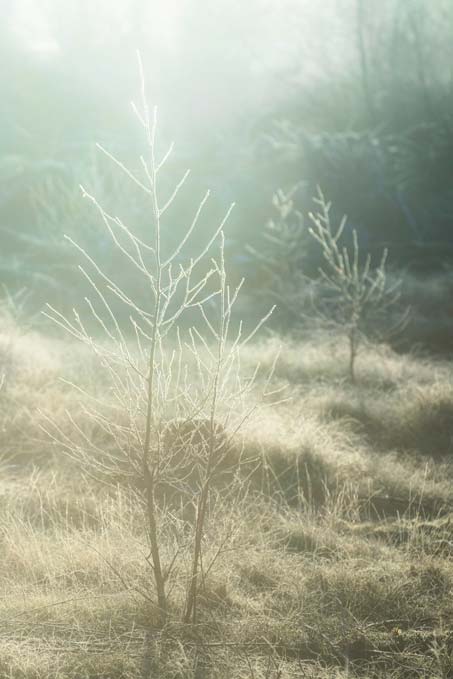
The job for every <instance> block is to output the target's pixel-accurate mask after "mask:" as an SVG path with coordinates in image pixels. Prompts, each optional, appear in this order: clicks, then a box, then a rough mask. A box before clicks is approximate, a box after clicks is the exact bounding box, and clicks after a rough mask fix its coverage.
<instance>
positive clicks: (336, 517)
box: [0, 319, 453, 679]
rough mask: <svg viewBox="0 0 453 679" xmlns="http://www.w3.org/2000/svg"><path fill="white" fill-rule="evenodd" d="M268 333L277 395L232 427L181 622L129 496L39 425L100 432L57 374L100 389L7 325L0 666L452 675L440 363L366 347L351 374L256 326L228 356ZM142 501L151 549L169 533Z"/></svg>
mask: <svg viewBox="0 0 453 679" xmlns="http://www.w3.org/2000/svg"><path fill="white" fill-rule="evenodd" d="M279 344H281V345H282V350H281V354H280V359H279V362H278V364H277V368H276V371H275V373H274V376H273V386H275V387H276V388H277V387H282V388H283V392H282V393H284V396H285V400H284V401H282V402H281V403H280V404H277V405H274V406H271V407H268V408H264V409H261V410H259V411H258V412H257V413H256V414H255V416H254V417H253V418H251V419H250V420H249V421H247V423H246V424H245V425H244V427H243V429H242V433H240V434H239V433H238V434H237V442H236V444H235V445H236V448H235V449H236V451H237V452H238V453H239V451H240V464H238V466H237V472H236V478H235V482H234V484H231V485H232V486H234V489H235V490H234V491H231V489H230V487H229V485H230V484H223V486H219V487H218V488H216V489H213V491H212V496H213V501H212V503H211V508H210V511H209V515H208V519H207V523H206V526H205V534H204V538H203V544H204V553H203V563H204V564H205V567H204V570H203V577H202V581H201V586H200V592H199V604H198V618H197V622H196V624H185V623H183V622H181V615H180V611H181V609H182V606H183V597H184V563H181V564H180V566H179V567H178V568H176V569H175V570H173V571H172V573H171V576H170V577H169V582H168V589H169V609H170V610H169V615H168V620H167V622H166V624H165V626H163V627H162V626H161V625H159V624H158V619H157V616H156V610H155V604H154V589H153V588H154V584H153V577H152V571H151V569H150V565H149V563H148V561H147V559H146V556H147V552H148V545H147V535H146V523H145V521H144V519H143V514H142V510H141V506H140V502H139V500H138V499H137V492H138V491H137V489H136V488H134V487H133V484H131V483H130V481H127V480H126V481H125V480H123V479H121V478H119V479H118V481H117V482H116V484H109V485H105V484H103V483H102V482H101V481H99V480H97V479H95V478H92V476H91V475H90V472H89V469H85V468H84V467H83V466H81V465H80V464H78V463H77V461H76V460H73V459H71V458H70V457H69V456H68V455H67V454H65V452H64V450H63V447H62V446H59V444H58V441H55V440H51V439H50V438H49V436H48V435H47V434H46V433H45V431H44V429H48V424H47V423H48V419H49V418H51V420H52V421H53V422H56V423H57V424H58V426H59V428H60V429H61V430H62V431H64V432H66V433H67V435H68V436H70V435H71V434H70V432H71V429H73V428H74V426H75V425H77V426H78V427H79V428H81V429H83V431H84V435H85V436H86V437H87V439H90V440H91V441H96V445H97V447H98V448H99V450H102V447H103V446H108V445H111V442H109V441H108V440H107V437H106V436H105V434H104V433H103V432H102V431H101V430H99V429H97V428H96V427H95V426H93V425H92V424H90V425H87V424H86V422H85V419H84V409H83V399H81V398H80V395H79V394H78V392H77V391H76V390H74V388H73V387H72V386H71V385H70V384H69V383H70V382H73V381H75V380H77V382H78V384H82V385H84V386H86V387H89V388H90V389H91V390H94V391H96V390H99V391H102V390H103V389H104V386H103V384H104V376H103V374H102V372H101V371H100V369H99V367H98V366H97V364H96V362H95V361H94V360H93V357H92V355H91V353H90V352H89V351H88V350H87V349H84V348H80V347H79V346H78V345H77V344H71V343H70V342H68V341H67V339H61V338H55V337H54V338H52V337H50V336H48V337H45V336H44V335H42V334H38V333H37V332H34V331H30V330H25V329H22V330H21V329H20V328H18V327H17V326H15V325H14V324H13V323H11V322H7V319H5V321H4V322H3V327H2V331H1V335H0V345H1V346H0V351H1V354H0V355H1V361H2V365H1V369H2V373H3V375H4V378H3V384H2V389H1V392H0V400H1V411H0V416H1V427H0V437H1V480H0V503H1V514H0V531H1V533H0V535H1V560H0V583H1V593H0V620H1V624H0V676H1V677H2V678H3V677H4V678H5V679H7V678H8V679H51V678H54V679H101V677H102V678H103V679H120V678H123V679H126V678H132V677H162V679H167V678H168V679H169V678H170V677H171V678H175V679H176V678H181V679H182V678H187V679H189V678H190V679H195V678H197V679H201V678H206V679H208V678H209V679H210V678H213V679H214V678H218V679H230V678H231V679H246V678H247V679H264V678H266V679H289V678H290V677H307V678H309V677H310V678H313V679H321V678H322V679H324V678H325V679H327V678H328V677H336V678H338V679H340V678H342V679H343V678H346V677H361V678H363V679H365V678H370V679H371V678H372V677H373V678H374V677H382V678H384V677H386V678H389V677H391V678H395V679H396V678H402V677H407V678H409V677H411V678H413V677H420V678H421V677H424V678H426V679H428V678H430V679H446V678H447V677H453V635H452V633H451V627H452V622H453V598H452V589H453V561H452V555H453V521H452V518H453V488H452V484H451V474H452V464H451V452H452V439H453V391H452V379H453V368H452V367H451V365H450V364H449V363H447V362H442V361H434V360H431V359H430V360H428V359H425V358H423V357H417V356H411V355H404V356H403V355H397V354H395V353H393V352H392V351H391V350H390V349H386V348H384V349H383V348H379V349H378V348H373V347H369V348H366V349H364V350H363V351H362V353H361V354H360V356H359V358H358V361H357V383H356V384H355V385H352V384H350V382H349V381H348V379H347V377H346V374H347V370H346V365H347V356H346V354H345V353H343V349H342V348H341V347H340V346H339V345H338V343H335V342H334V341H333V340H331V339H329V338H327V337H321V338H316V340H315V339H314V340H311V341H309V340H307V341H306V342H305V343H302V342H300V341H296V340H293V339H286V338H277V337H271V336H269V337H263V338H262V339H256V340H254V342H253V344H251V345H249V346H248V347H247V348H246V349H245V350H244V353H243V357H242V362H243V367H245V369H247V366H248V364H250V365H252V364H253V363H254V362H255V361H256V358H257V357H258V358H259V360H260V361H261V363H262V365H263V366H266V365H268V366H270V365H271V364H272V361H273V360H274V355H275V350H276V348H277V345H279ZM61 378H63V380H62V379H61ZM64 380H66V381H64ZM259 386H260V385H259V380H258V382H257V385H256V389H257V390H259ZM68 413H70V418H68ZM214 496H215V497H214ZM214 500H215V501H214ZM159 511H160V535H159V539H160V542H161V549H162V555H163V560H164V561H165V560H166V559H167V554H168V555H170V554H172V553H173V551H174V542H175V540H178V539H181V536H180V533H178V532H177V531H175V520H174V511H173V510H172V509H171V507H169V506H165V505H163V506H162V508H161V509H160V510H159ZM168 558H170V556H168ZM184 558H185V557H184V555H183V556H182V561H184ZM207 564H210V566H209V567H208V566H207Z"/></svg>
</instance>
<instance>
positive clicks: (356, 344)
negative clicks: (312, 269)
mask: <svg viewBox="0 0 453 679" xmlns="http://www.w3.org/2000/svg"><path fill="white" fill-rule="evenodd" d="M314 201H315V204H316V205H317V207H318V209H317V211H316V212H314V213H310V219H311V221H312V224H313V225H312V227H310V228H309V233H310V234H311V235H312V236H313V238H314V239H315V240H316V241H317V242H318V243H319V245H320V246H321V249H322V255H323V259H324V266H321V267H320V268H319V273H320V281H319V282H320V283H321V285H318V286H315V290H316V303H315V312H316V316H317V318H318V320H320V321H321V323H322V324H323V325H324V326H325V327H328V328H332V329H334V330H335V331H336V332H341V333H344V334H345V335H346V337H347V340H348V345H349V375H350V378H351V381H352V382H355V380H356V373H355V362H356V358H357V354H358V352H359V348H360V345H361V344H362V342H363V341H364V340H365V339H366V338H367V337H370V338H373V339H375V340H378V341H382V340H383V339H388V338H389V337H391V336H392V335H394V334H395V333H397V332H399V331H401V330H402V329H403V328H404V327H405V325H406V323H407V320H408V313H409V310H408V309H407V308H406V309H403V308H402V307H401V305H400V300H401V284H402V280H401V278H395V279H394V280H392V281H390V279H389V277H388V276H387V271H386V262H387V255H388V251H387V250H386V249H385V250H384V251H383V253H382V256H381V259H380V262H379V264H378V265H377V266H374V267H373V265H372V261H371V255H370V254H369V253H367V254H365V256H364V257H363V256H361V252H360V249H359V242H358V237H357V231H356V230H355V229H353V230H352V247H349V248H348V247H346V246H344V245H342V244H341V237H342V235H343V232H344V228H345V226H346V217H343V219H342V220H341V222H340V224H339V226H338V227H337V228H336V229H334V228H333V226H332V224H331V219H330V209H331V203H329V202H327V201H326V199H325V198H324V195H323V193H322V191H321V189H319V188H318V194H317V196H316V197H315V199H314Z"/></svg>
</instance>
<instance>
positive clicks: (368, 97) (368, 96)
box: [356, 0, 377, 125]
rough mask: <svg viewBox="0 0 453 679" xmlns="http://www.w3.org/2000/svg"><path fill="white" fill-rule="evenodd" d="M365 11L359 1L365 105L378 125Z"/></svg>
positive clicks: (369, 115)
mask: <svg viewBox="0 0 453 679" xmlns="http://www.w3.org/2000/svg"><path fill="white" fill-rule="evenodd" d="M364 10H365V3H364V2H363V0H357V23H356V29H357V46H358V50H359V58H360V72H361V78H362V87H363V93H364V95H365V105H366V109H367V112H368V117H369V121H370V123H371V124H372V125H374V124H375V123H376V117H377V116H376V107H375V104H374V98H373V91H372V87H371V83H370V72H369V66H368V57H367V51H366V45H365V35H364Z"/></svg>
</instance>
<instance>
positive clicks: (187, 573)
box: [47, 63, 272, 625]
mask: <svg viewBox="0 0 453 679" xmlns="http://www.w3.org/2000/svg"><path fill="white" fill-rule="evenodd" d="M140 75H141V85H142V87H141V102H140V106H136V105H133V111H134V113H135V116H136V117H137V119H138V121H139V124H140V126H141V128H142V129H143V132H144V138H145V147H146V148H145V153H144V155H143V156H141V157H140V159H139V163H138V164H137V166H138V169H130V168H129V167H128V166H126V165H125V164H124V163H123V162H122V160H121V159H119V158H118V157H117V156H116V155H113V154H112V153H110V152H109V151H108V150H106V149H104V148H103V147H101V146H99V150H100V151H101V152H102V153H103V154H104V155H105V156H107V157H108V158H109V159H110V160H111V161H112V163H113V164H114V165H115V166H116V167H117V169H118V171H119V172H120V173H121V174H122V175H123V178H124V181H128V182H130V183H131V185H133V187H134V190H136V189H137V188H138V189H139V191H140V192H141V193H142V194H144V196H145V198H146V201H147V204H148V206H149V213H150V216H151V218H150V226H149V233H148V234H146V235H145V236H142V235H140V236H139V235H137V234H136V232H135V230H134V229H133V228H132V227H131V226H129V225H126V224H125V223H123V221H122V220H121V219H120V218H119V217H118V216H114V215H112V214H110V213H109V212H108V210H107V209H106V207H105V206H104V205H102V204H101V203H100V202H99V201H98V199H97V198H96V197H95V196H93V195H91V194H90V193H89V191H88V190H85V189H82V190H83V195H84V196H85V197H86V198H87V199H88V200H90V201H91V202H92V204H93V206H94V208H95V209H96V210H97V212H98V214H99V216H100V220H99V221H100V225H101V226H103V228H104V229H105V231H106V233H107V235H108V236H109V238H110V239H111V240H112V242H113V243H114V245H115V247H116V248H117V250H118V251H119V253H120V254H121V258H122V261H123V262H124V267H125V268H128V269H129V270H131V271H133V272H134V273H135V276H136V279H137V281H138V282H139V285H138V286H135V287H134V290H136V289H139V288H140V287H141V289H142V290H143V291H144V294H143V295H141V296H140V297H134V296H133V295H132V294H131V293H130V292H129V289H128V288H127V286H125V285H124V284H123V283H122V279H121V274H122V272H121V271H118V272H116V274H115V275H111V274H110V273H108V269H107V268H106V267H105V266H103V264H102V263H100V262H98V261H95V260H94V259H93V258H92V256H91V255H90V253H89V252H88V251H87V250H86V249H84V247H83V246H82V245H80V244H77V243H75V242H74V241H73V240H72V239H69V240H70V242H71V243H72V245H73V246H74V247H75V248H77V250H78V252H79V254H80V256H81V259H82V262H83V263H82V264H81V265H80V267H79V268H80V272H81V274H82V276H83V277H84V278H85V279H86V281H88V283H89V285H90V287H91V290H92V294H91V295H90V296H89V297H87V298H86V299H85V307H84V309H83V310H77V309H74V310H73V314H72V316H71V317H69V316H66V315H65V314H63V313H61V312H60V311H58V310H57V309H55V308H53V307H51V306H49V307H48V310H47V315H48V317H49V318H51V319H52V320H53V321H54V322H55V323H57V324H58V325H59V326H61V327H62V328H63V329H64V330H65V331H67V332H69V333H70V334H71V335H72V336H73V337H74V338H76V339H77V340H79V341H81V342H83V343H85V344H86V345H87V346H88V347H89V348H90V349H91V350H92V352H94V355H95V357H96V358H97V362H98V364H99V366H100V367H101V368H102V370H103V374H104V377H105V380H106V382H107V386H106V387H105V388H103V389H102V390H101V393H100V394H99V393H93V392H92V391H91V390H89V389H85V388H84V387H83V386H80V385H72V386H73V387H74V388H75V389H77V390H78V392H79V394H80V396H81V404H82V409H83V415H84V418H85V421H86V422H89V423H91V425H92V431H97V432H101V433H102V440H100V439H101V437H99V436H98V437H97V436H95V435H90V434H89V433H87V432H88V430H89V427H88V426H84V425H82V424H81V423H80V422H79V421H75V418H73V417H72V415H71V414H70V413H69V414H68V417H69V420H70V424H71V431H72V433H71V434H68V433H67V432H66V431H63V429H62V428H61V426H58V425H56V424H55V423H52V421H51V419H50V418H49V420H48V427H47V430H48V432H49V433H50V435H51V436H53V438H54V440H55V441H56V442H58V444H59V445H60V446H61V447H62V448H63V449H64V450H65V451H66V453H67V454H69V455H70V456H71V457H72V458H75V459H76V460H77V461H78V463H80V464H81V465H82V466H83V469H84V470H85V471H86V472H87V473H90V474H92V475H94V476H96V478H101V479H102V480H103V481H104V482H107V483H112V484H116V483H117V482H118V479H119V478H127V479H128V481H129V482H130V483H131V484H133V487H134V488H136V489H137V493H138V494H137V497H140V503H141V504H142V506H143V510H144V516H145V524H146V532H147V539H148V549H149V555H148V556H147V557H146V559H147V560H148V563H149V565H150V571H151V573H152V580H153V581H154V586H153V587H152V588H150V590H149V592H146V593H145V594H144V596H146V598H147V599H149V601H150V602H152V604H153V606H154V607H155V610H156V611H157V618H158V623H159V624H160V625H164V624H165V623H166V622H167V621H168V620H169V618H170V617H171V616H172V615H173V613H174V610H175V606H176V604H174V603H173V601H172V597H171V592H173V590H174V586H172V587H170V586H169V583H170V581H171V579H173V585H174V582H175V581H176V580H177V583H179V585H180V584H181V583H183V584H184V588H185V595H184V599H185V601H184V604H182V605H180V607H179V609H178V608H176V610H177V611H178V610H179V613H178V612H177V613H176V615H178V616H180V617H182V619H183V620H184V621H185V622H186V623H189V622H190V623H193V622H196V621H197V614H198V603H199V591H200V586H201V582H202V577H204V576H203V572H204V571H203V568H204V567H205V566H204V564H205V560H204V559H203V553H204V550H206V549H207V547H206V544H205V534H206V525H207V522H208V518H209V508H210V497H211V492H212V490H213V488H214V486H215V484H217V483H218V480H219V478H221V475H222V474H223V473H224V471H225V469H226V468H230V471H231V466H232V465H233V466H235V465H236V466H237V465H239V464H240V454H239V452H238V450H237V449H238V446H237V444H236V443H235V441H236V436H237V433H238V431H239V430H240V428H241V426H242V425H243V423H244V422H245V420H246V419H247V418H248V417H250V415H251V414H252V412H253V410H254V409H255V408H256V407H257V406H256V403H259V400H258V401H257V399H256V398H255V396H253V398H252V396H251V394H252V391H254V390H256V377H257V375H258V371H259V366H256V367H255V368H254V369H253V370H251V369H249V374H247V375H246V376H244V375H243V370H242V368H241V361H240V356H241V349H242V348H243V347H244V345H245V344H246V343H247V342H250V340H251V339H252V338H253V337H254V336H255V333H257V332H258V331H259V329H260V328H261V326H262V325H263V323H264V322H265V321H266V319H267V318H268V317H269V315H270V314H271V313H272V310H270V311H269V313H267V314H266V315H265V316H264V317H263V319H262V320H261V321H260V322H259V323H258V324H257V325H255V326H254V327H251V328H247V329H246V328H245V327H244V325H243V323H242V321H240V320H238V319H236V316H235V314H234V313H233V311H234V304H235V302H236V299H237V297H238V294H239V292H240V289H241V287H242V282H240V283H239V285H237V286H236V287H234V288H231V287H230V285H229V284H228V280H227V274H226V265H225V259H224V236H223V229H224V226H225V224H226V222H227V220H228V217H229V215H230V213H231V210H232V208H233V206H232V205H231V206H230V207H229V208H228V210H227V211H226V214H225V215H224V217H223V218H222V219H221V220H220V221H219V223H218V224H217V226H215V227H214V228H213V229H211V231H210V233H209V235H208V236H207V237H206V239H205V243H204V245H203V246H201V247H199V248H198V250H196V252H195V254H194V250H195V246H194V244H193V240H194V239H193V238H192V237H193V234H194V233H195V232H196V231H197V230H198V229H197V227H200V225H201V222H202V214H203V210H204V208H205V206H206V203H207V201H208V198H209V191H208V192H206V194H205V195H204V197H203V198H202V200H201V202H200V203H199V204H198V206H197V207H196V208H195V210H194V214H193V217H192V218H191V219H190V220H189V224H188V226H187V229H186V231H185V233H184V235H183V236H181V237H180V240H179V242H176V244H175V241H174V234H172V233H171V229H172V220H171V217H170V214H171V208H172V206H173V204H174V203H175V200H176V198H177V196H178V194H179V192H180V191H181V189H182V188H183V186H184V184H185V182H186V181H187V179H188V176H189V172H188V171H187V172H185V173H184V174H183V176H182V178H181V179H180V180H179V181H178V182H177V183H176V185H175V186H174V188H173V189H172V190H170V191H169V195H166V196H165V197H163V195H162V194H163V192H164V189H163V188H162V183H161V175H162V172H163V170H164V169H165V166H166V163H167V161H168V159H169V158H170V156H171V154H172V151H173V144H171V145H170V146H169V148H168V149H167V150H166V151H164V152H161V150H160V144H159V142H158V139H157V112H156V109H154V110H153V111H152V112H150V110H149V108H148V104H147V99H146V92H145V79H144V76H143V70H142V66H141V63H140ZM203 228H204V229H206V226H205V225H203ZM170 236H172V237H170ZM128 280H129V278H128ZM266 384H268V383H267V382H266ZM265 389H266V386H265V387H263V389H262V390H261V393H263V391H264V390H265ZM251 404H252V405H251ZM236 453H237V454H236ZM233 475H234V474H232V476H233ZM169 536H172V537H173V538H174V539H172V540H170V539H168V538H169ZM175 536H176V537H175ZM214 558H215V557H214ZM205 565H206V564H205ZM206 570H209V565H208V566H206ZM176 589H177V587H176Z"/></svg>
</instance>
